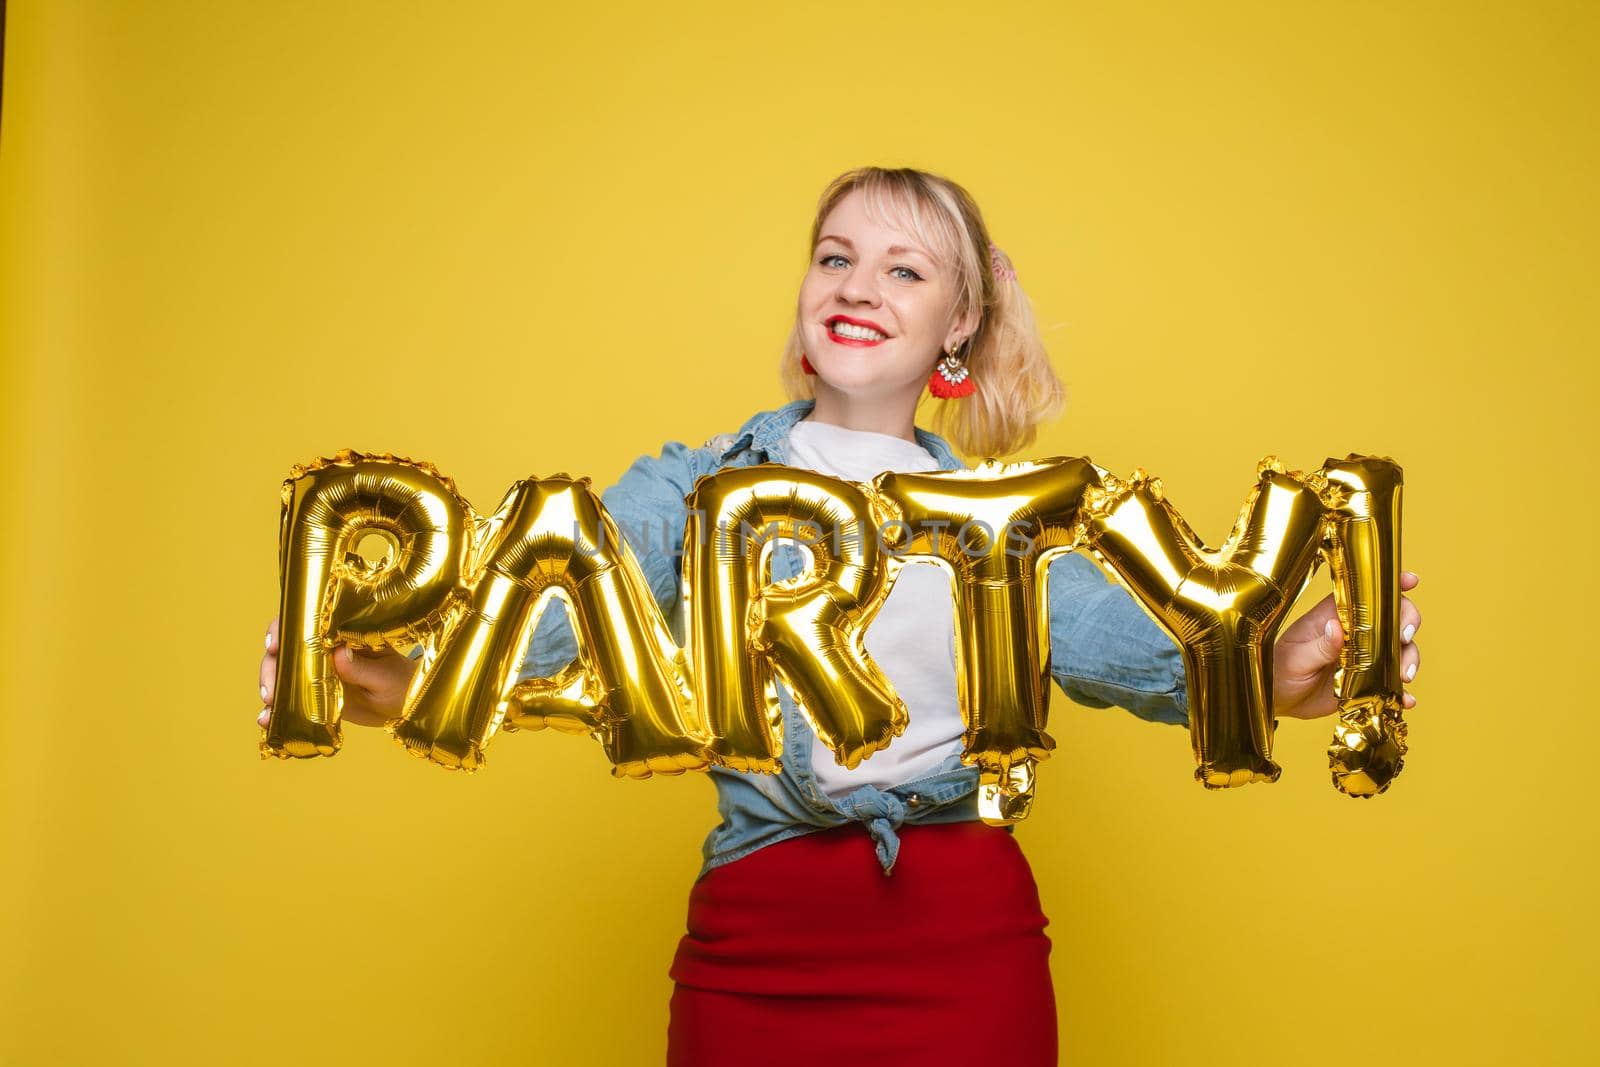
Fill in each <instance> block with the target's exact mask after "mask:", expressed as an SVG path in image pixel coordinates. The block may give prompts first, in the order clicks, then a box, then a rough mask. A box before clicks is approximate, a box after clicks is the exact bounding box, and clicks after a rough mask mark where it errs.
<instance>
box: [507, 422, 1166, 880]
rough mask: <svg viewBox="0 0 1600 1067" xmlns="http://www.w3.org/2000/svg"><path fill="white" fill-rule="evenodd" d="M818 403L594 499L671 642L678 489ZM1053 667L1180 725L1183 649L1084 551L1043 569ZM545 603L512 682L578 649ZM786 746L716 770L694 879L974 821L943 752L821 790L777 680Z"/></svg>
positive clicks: (787, 562)
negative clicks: (922, 770) (909, 771)
mask: <svg viewBox="0 0 1600 1067" xmlns="http://www.w3.org/2000/svg"><path fill="white" fill-rule="evenodd" d="M814 404H815V402H814V401H812V400H795V401H792V402H790V403H788V404H785V405H784V406H783V407H781V408H778V409H776V410H773V411H762V412H758V413H757V414H755V415H753V416H751V417H750V418H749V419H748V420H747V421H746V422H745V423H744V425H743V426H741V427H740V428H739V431H738V433H735V434H723V435H719V436H716V437H713V438H711V439H710V440H709V441H707V442H706V443H705V444H704V445H702V446H700V447H699V448H690V447H688V446H686V445H684V444H682V443H681V442H678V441H669V442H667V443H666V444H665V445H664V446H663V447H662V449H661V452H660V454H659V455H658V456H655V457H650V456H641V457H640V458H639V459H637V460H636V461H634V463H633V465H632V466H631V467H629V468H628V470H627V471H626V472H625V473H624V474H623V475H622V478H621V479H620V480H619V481H618V482H617V483H616V484H615V485H613V486H611V487H610V488H608V489H606V490H605V491H604V492H603V493H601V501H602V502H603V503H604V504H605V506H606V510H607V511H608V512H609V513H610V514H611V517H612V518H613V519H614V520H615V521H616V523H617V526H618V528H619V530H620V532H621V533H622V536H623V538H624V539H625V540H626V541H627V542H628V543H629V544H630V545H631V546H632V548H633V551H634V554H635V555H636V556H637V558H638V560H639V563H640V565H641V566H642V567H643V569H644V572H645V577H646V578H647V579H648V580H649V583H650V588H651V590H652V591H653V592H654V593H655V597H656V600H657V601H658V602H659V603H660V605H661V608H662V613H663V615H664V616H665V618H666V619H667V622H668V627H669V629H670V630H671V632H672V635H673V637H674V638H675V639H676V640H677V641H678V643H679V644H680V645H682V644H683V642H684V632H685V628H686V620H685V619H684V618H682V617H681V616H682V611H681V606H682V597H681V595H680V586H681V565H682V551H683V537H684V532H685V523H686V521H687V519H688V501H687V497H688V496H689V495H690V494H691V493H692V492H693V490H694V484H695V481H696V479H698V478H700V477H701V476H703V475H708V474H713V473H715V472H717V471H719V470H722V469H723V468H726V467H747V466H753V465H755V464H758V463H785V462H787V454H788V436H789V429H790V427H792V426H793V425H794V424H795V423H796V422H798V421H800V420H801V419H802V418H804V417H805V416H806V415H808V414H810V412H811V410H812V408H813V406H814ZM915 433H916V438H917V443H918V444H920V445H922V447H923V448H925V449H927V450H928V452H929V453H930V454H932V456H933V457H934V459H935V460H936V461H937V462H938V464H939V469H940V470H959V469H962V468H963V467H964V466H965V465H964V464H963V463H962V462H961V461H960V460H958V459H957V458H956V456H955V454H954V453H953V452H952V451H951V449H950V446H949V445H948V444H946V442H945V441H944V439H943V438H941V437H939V436H938V435H936V434H933V433H929V432H928V431H926V430H923V429H922V428H920V427H918V428H916V430H915ZM769 564H770V566H771V569H772V578H773V579H774V580H778V579H782V578H786V577H790V576H792V575H794V574H797V573H799V572H800V570H801V567H802V559H801V556H800V554H799V550H798V548H796V547H795V546H794V545H793V543H791V542H780V543H778V544H776V545H775V546H774V547H773V550H772V553H771V556H770V558H769ZM1045 584H1046V596H1047V598H1048V600H1049V605H1050V627H1049V633H1050V674H1051V676H1052V677H1053V678H1054V679H1055V681H1056V684H1057V685H1059V686H1060V687H1061V690H1062V691H1063V692H1064V693H1066V695H1067V696H1069V697H1071V698H1072V699H1073V700H1074V701H1076V702H1077V703H1079V704H1085V705H1088V706H1090V707H1099V708H1104V707H1113V706H1116V707H1122V708H1126V709H1127V710H1128V711H1131V712H1132V713H1133V714H1135V715H1137V716H1139V717H1140V718H1143V719H1147V720H1149V721H1151V722H1160V723H1172V724H1178V725H1185V726H1186V725H1188V703H1187V696H1186V692H1185V677H1184V668H1183V661H1182V658H1181V652H1180V650H1179V648H1178V646H1177V645H1176V644H1175V643H1174V642H1173V641H1172V639H1171V638H1170V637H1168V636H1167V634H1166V632H1165V631H1163V630H1162V629H1161V628H1160V627H1159V626H1157V625H1156V623H1155V622H1154V621H1153V620H1152V619H1151V618H1150V617H1149V616H1148V615H1147V614H1145V612H1144V609H1142V608H1141V607H1140V606H1139V605H1138V604H1137V603H1135V602H1134V600H1133V598H1132V595H1131V594H1130V593H1128V592H1127V591H1126V590H1125V589H1123V587H1122V586H1120V585H1117V584H1115V583H1112V582H1110V581H1108V580H1107V579H1106V577H1105V576H1104V575H1103V574H1102V573H1101V572H1100V569H1099V568H1098V567H1097V566H1096V565H1095V564H1094V563H1093V562H1091V561H1090V560H1089V559H1087V558H1085V556H1084V555H1082V554H1080V553H1077V552H1073V553H1069V554H1067V555H1064V556H1059V557H1057V558H1056V559H1055V560H1054V561H1052V563H1051V564H1050V569H1049V578H1048V580H1047V582H1046V583H1045ZM558 605H559V601H551V608H550V609H547V610H546V611H545V612H544V614H543V616H542V617H541V618H540V620H539V624H538V626H537V627H536V628H535V631H534V635H533V639H532V641H531V642H530V643H529V647H528V653H527V656H526V657H525V659H524V663H523V667H522V671H521V677H523V678H529V677H545V676H548V675H552V674H555V673H556V672H557V671H559V670H561V669H562V668H563V667H565V666H566V665H567V664H568V663H570V662H572V660H573V658H574V657H575V656H576V654H577V644H576V641H575V640H574V638H573V631H572V626H571V624H570V622H569V621H568V619H567V616H566V612H565V609H564V608H561V610H554V609H555V608H556V607H557V606H558ZM777 691H778V700H779V704H780V705H781V707H782V710H783V751H782V756H781V759H780V762H781V763H782V767H783V769H782V771H781V773H779V774H775V775H774V774H765V773H760V772H741V771H734V770H730V769H728V768H726V767H712V768H710V769H709V771H708V773H709V774H710V775H711V776H712V778H713V780H714V781H715V783H716V787H717V808H718V812H719V814H720V815H721V822H720V823H719V824H718V825H717V826H716V827H715V828H713V829H712V830H711V832H710V833H709V834H708V835H707V836H706V839H705V843H704V845H703V846H702V849H701V854H702V858H703V863H702V866H701V869H700V875H701V876H704V875H705V873H706V872H707V871H710V870H711V869H713V868H715V867H718V866H721V865H722V864H725V863H731V862H733V861H734V860H736V859H739V858H740V857H742V856H747V855H749V854H750V853H752V852H754V851H755V850H756V849H759V848H762V847H764V846H766V845H771V844H774V843H776V842H779V841H783V840H786V839H788V838H791V837H797V836H799V835H800V834H805V833H810V832H812V831H815V830H822V829H827V828H828V827H832V826H839V825H842V824H844V823H847V822H860V823H862V824H864V825H865V827H866V829H867V831H868V832H869V833H870V834H871V835H872V838H873V842H874V847H875V850H876V852H877V856H878V861H879V863H880V865H881V866H882V867H883V870H884V873H885V874H888V873H889V872H890V871H891V870H892V869H893V867H894V862H895V858H896V856H897V855H898V853H899V850H900V839H899V837H898V836H897V835H896V833H895V831H896V830H898V829H899V828H900V827H901V826H902V825H904V824H906V823H941V822H958V821H963V820H972V819H976V818H977V817H978V803H977V801H978V794H977V787H978V771H977V768H975V767H971V766H967V765H966V764H964V763H962V762H961V756H960V754H959V753H953V754H951V755H950V756H948V757H946V759H945V760H944V761H943V762H942V763H941V764H940V765H939V766H937V767H936V768H935V769H934V770H933V771H932V772H930V773H928V774H925V775H923V776H921V777H919V778H916V779H915V780H912V781H907V782H902V783H900V784H898V785H896V786H894V787H893V788H890V789H878V788H877V787H875V786H871V785H862V786H861V787H860V788H859V789H856V790H854V791H852V792H851V793H849V794H848V795H846V796H844V797H842V798H835V797H830V796H829V795H827V794H826V793H824V792H823V791H822V789H821V788H820V787H819V785H818V783H817V779H816V776H815V775H814V774H813V773H812V769H811V752H812V750H811V740H812V736H813V735H812V730H811V727H810V726H809V725H807V723H806V722H805V720H804V719H803V718H802V717H801V715H800V712H799V709H798V707H797V706H796V705H795V702H794V699H793V697H792V696H791V695H790V693H789V692H788V690H787V689H785V688H784V686H783V685H782V683H781V682H779V683H778V685H777Z"/></svg>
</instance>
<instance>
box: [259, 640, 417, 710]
mask: <svg viewBox="0 0 1600 1067" xmlns="http://www.w3.org/2000/svg"><path fill="white" fill-rule="evenodd" d="M416 670H417V662H416V660H412V659H407V658H406V657H405V656H402V655H401V654H400V653H398V652H396V651H395V650H394V649H392V648H386V649H384V650H383V651H381V652H366V651H362V652H353V651H351V649H350V647H349V646H348V645H338V646H335V648H334V650H333V673H334V674H336V675H338V676H339V681H340V683H342V684H343V686H344V710H343V712H341V713H340V720H341V721H343V722H348V723H354V724H355V725H357V726H382V725H383V724H384V723H386V722H389V721H391V720H394V719H398V718H399V717H400V712H401V710H402V709H403V708H404V706H405V700H406V689H407V688H408V687H409V686H410V685H411V676H412V675H413V674H414V673H416ZM277 677H278V620H277V619H273V620H272V622H271V624H270V625H269V626H268V627H267V651H266V654H265V655H263V656H262V657H261V704H262V707H261V714H260V715H257V716H256V723H257V724H258V725H261V726H265V725H267V719H268V717H269V716H270V715H271V714H272V696H273V694H272V687H273V685H274V684H275V683H276V681H277Z"/></svg>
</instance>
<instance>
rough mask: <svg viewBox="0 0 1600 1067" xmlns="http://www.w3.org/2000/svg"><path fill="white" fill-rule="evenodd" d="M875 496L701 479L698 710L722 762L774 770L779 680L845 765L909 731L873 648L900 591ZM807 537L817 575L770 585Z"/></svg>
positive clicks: (738, 475)
mask: <svg viewBox="0 0 1600 1067" xmlns="http://www.w3.org/2000/svg"><path fill="white" fill-rule="evenodd" d="M868 493H869V490H868V488H867V487H866V486H862V485H859V484H857V483H854V482H844V481H839V480H837V479H834V478H829V477H827V476H825V475H821V474H817V473H815V472H812V471H808V470H802V469H799V468H794V467H786V466H782V465H779V464H775V463H763V464H759V465H757V466H753V467H743V468H737V469H728V470H723V471H721V472H719V473H717V474H714V475H706V476H703V477H702V478H700V480H699V481H698V482H696V483H695V491H694V495H693V496H692V497H691V505H690V509H689V522H688V526H687V528H686V532H685V534H684V546H685V552H686V558H685V562H684V574H683V590H684V597H685V598H686V599H687V600H688V602H689V627H690V640H691V642H692V644H691V647H692V648H693V649H694V659H695V662H694V684H695V698H696V702H697V703H698V705H699V706H700V707H701V708H704V709H706V712H707V715H708V718H709V719H710V722H711V728H712V732H713V733H714V734H715V735H716V740H715V741H714V742H713V748H714V751H715V754H716V759H717V762H719V763H721V764H723V765H724V766H727V767H731V768H734V769H736V770H742V771H768V772H776V771H777V770H779V769H780V764H779V762H778V757H779V756H780V755H781V754H782V749H783V713H782V709H781V705H780V704H779V703H778V699H777V691H776V689H775V687H774V685H773V682H774V680H775V678H781V679H782V681H783V684H784V685H785V686H786V687H787V688H788V689H789V691H790V693H791V695H793V697H794V699H795V703H796V705H797V706H798V707H799V709H800V711H801V713H802V715H804V716H805V718H806V720H807V721H808V722H809V723H810V725H811V727H812V729H813V730H815V731H816V734H817V736H818V737H819V738H820V739H821V740H822V742H823V744H825V745H827V746H828V748H830V749H831V750H832V751H833V754H834V758H835V759H837V760H838V761H839V763H840V764H841V765H843V766H845V767H855V766H857V765H858V764H859V763H860V762H861V760H863V759H865V758H866V757H867V756H869V755H871V754H872V753H873V752H876V751H877V750H878V749H880V748H883V747H884V746H885V745H887V744H888V743H889V741H890V740H891V739H892V738H894V737H897V736H899V735H900V734H901V733H902V732H904V730H905V728H906V722H907V721H908V716H907V712H906V707H905V703H904V702H903V701H901V700H900V698H899V697H898V696H896V695H895V692H894V688H893V687H892V686H891V685H890V683H889V680H888V679H887V678H886V677H885V676H884V674H883V672H882V671H881V670H880V669H879V668H878V667H877V665H876V664H874V663H873V662H872V659H871V657H870V656H868V654H867V650H866V646H865V644H864V642H863V633H864V631H865V630H866V627H867V625H868V623H870V622H871V621H872V619H873V618H874V617H875V616H876V615H877V613H878V610H879V609H880V608H882V607H883V604H884V601H885V600H887V599H888V595H889V578H890V575H889V572H888V569H887V568H886V567H884V566H883V565H882V559H881V555H882V554H881V546H880V544H879V541H878V536H877V529H876V526H875V524H874V520H875V512H874V509H873V505H872V504H871V502H870V501H869V496H868ZM779 538H783V539H790V540H797V541H800V542H802V543H804V544H806V545H807V547H808V548H809V549H810V551H811V556H812V560H811V565H810V567H809V568H807V569H806V570H805V571H803V572H802V573H800V574H798V575H796V576H795V577H793V578H788V579H784V580H782V581H779V582H775V583H766V582H764V581H763V578H762V570H763V564H764V562H765V560H766V558H767V555H768V552H769V550H770V548H769V545H770V543H771V542H773V541H775V540H776V539H779Z"/></svg>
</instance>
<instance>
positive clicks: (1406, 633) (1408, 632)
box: [1400, 622, 1417, 645]
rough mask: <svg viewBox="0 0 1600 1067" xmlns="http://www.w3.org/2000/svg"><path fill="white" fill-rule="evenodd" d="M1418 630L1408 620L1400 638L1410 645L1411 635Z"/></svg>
mask: <svg viewBox="0 0 1600 1067" xmlns="http://www.w3.org/2000/svg"><path fill="white" fill-rule="evenodd" d="M1416 632H1417V628H1416V627H1415V626H1412V625H1411V624H1410V623H1409V622H1408V623H1406V628H1405V629H1404V630H1401V631H1400V640H1402V641H1404V642H1405V643H1406V644H1408V645H1409V644H1410V643H1411V635H1412V634H1414V633H1416Z"/></svg>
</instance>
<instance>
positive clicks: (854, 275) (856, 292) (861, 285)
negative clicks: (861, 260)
mask: <svg viewBox="0 0 1600 1067" xmlns="http://www.w3.org/2000/svg"><path fill="white" fill-rule="evenodd" d="M839 298H840V299H841V300H844V301H846V302H847V303H851V304H876V303H877V302H878V284H877V280H876V279H875V278H874V277H873V276H872V274H871V273H870V272H868V271H864V270H852V271H849V272H848V273H846V274H845V275H844V276H843V277H842V278H840V279H839Z"/></svg>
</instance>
